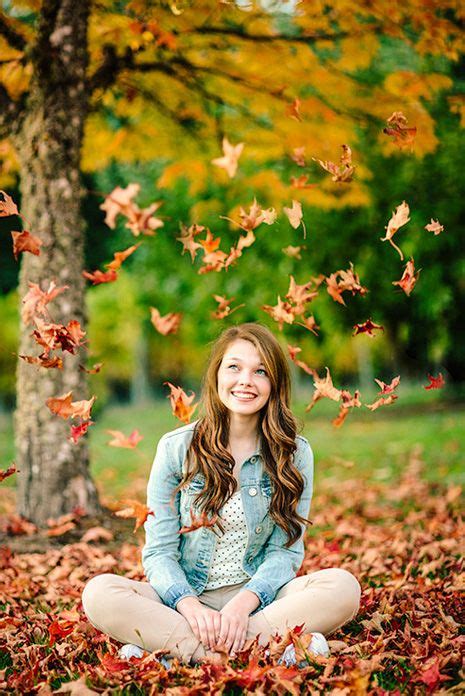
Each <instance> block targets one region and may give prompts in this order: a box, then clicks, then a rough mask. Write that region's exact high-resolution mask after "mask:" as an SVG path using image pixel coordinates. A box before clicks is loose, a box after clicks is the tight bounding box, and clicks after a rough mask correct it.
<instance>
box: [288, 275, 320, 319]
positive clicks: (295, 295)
mask: <svg viewBox="0 0 465 696" xmlns="http://www.w3.org/2000/svg"><path fill="white" fill-rule="evenodd" d="M289 278H290V282H289V290H288V291H287V294H286V296H285V297H286V299H287V300H289V301H290V302H293V303H294V304H295V305H296V307H294V308H293V313H294V315H298V314H303V313H304V311H305V304H306V303H307V302H311V301H312V300H313V299H314V298H315V297H318V291H315V290H312V291H311V292H309V290H310V288H311V287H312V286H313V284H314V283H313V280H310V281H308V283H304V284H303V285H297V283H296V282H295V280H294V276H289Z"/></svg>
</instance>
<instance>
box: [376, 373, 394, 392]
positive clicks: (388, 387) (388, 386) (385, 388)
mask: <svg viewBox="0 0 465 696" xmlns="http://www.w3.org/2000/svg"><path fill="white" fill-rule="evenodd" d="M375 382H376V384H377V385H378V386H379V388H380V389H381V391H380V394H391V393H392V392H393V391H394V389H395V388H396V387H397V386H398V385H399V382H400V375H397V377H394V378H393V379H392V381H391V383H390V384H385V383H384V382H381V380H379V379H376V378H375Z"/></svg>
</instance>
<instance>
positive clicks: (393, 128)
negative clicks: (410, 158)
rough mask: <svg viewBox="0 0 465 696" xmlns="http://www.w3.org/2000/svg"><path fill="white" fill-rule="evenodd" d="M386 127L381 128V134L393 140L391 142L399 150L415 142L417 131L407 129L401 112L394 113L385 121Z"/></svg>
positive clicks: (413, 128)
mask: <svg viewBox="0 0 465 696" xmlns="http://www.w3.org/2000/svg"><path fill="white" fill-rule="evenodd" d="M387 124H388V125H387V127H386V128H383V133H385V134H386V135H389V136H391V137H392V138H393V142H394V143H395V144H396V145H398V146H399V147H400V148H402V147H407V146H408V145H411V144H412V143H413V141H414V140H415V136H416V134H417V129H416V128H415V127H412V128H407V118H406V117H405V116H404V114H403V113H402V111H394V113H393V114H391V116H389V118H388V119H387Z"/></svg>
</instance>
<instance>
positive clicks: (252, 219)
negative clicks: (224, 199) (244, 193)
mask: <svg viewBox="0 0 465 696" xmlns="http://www.w3.org/2000/svg"><path fill="white" fill-rule="evenodd" d="M239 217H240V219H241V222H236V221H235V220H232V219H231V218H229V217H226V216H224V215H220V218H221V219H222V220H229V222H232V223H233V224H234V225H238V226H239V227H241V228H242V229H243V230H245V232H249V231H250V230H254V229H256V228H257V227H258V226H259V225H261V224H262V222H264V223H265V224H266V225H272V224H273V223H274V222H275V220H276V211H275V209H274V208H268V209H267V210H264V209H263V208H262V207H261V206H260V204H259V203H257V199H256V198H254V199H253V203H252V204H251V205H250V208H249V212H248V213H247V212H246V211H245V210H244V208H242V207H241V209H240V210H239Z"/></svg>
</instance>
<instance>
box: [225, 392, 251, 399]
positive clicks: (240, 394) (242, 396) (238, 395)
mask: <svg viewBox="0 0 465 696" xmlns="http://www.w3.org/2000/svg"><path fill="white" fill-rule="evenodd" d="M231 394H232V395H233V396H234V397H235V398H236V399H239V401H253V399H255V398H256V396H257V395H256V394H251V393H250V392H231Z"/></svg>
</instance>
